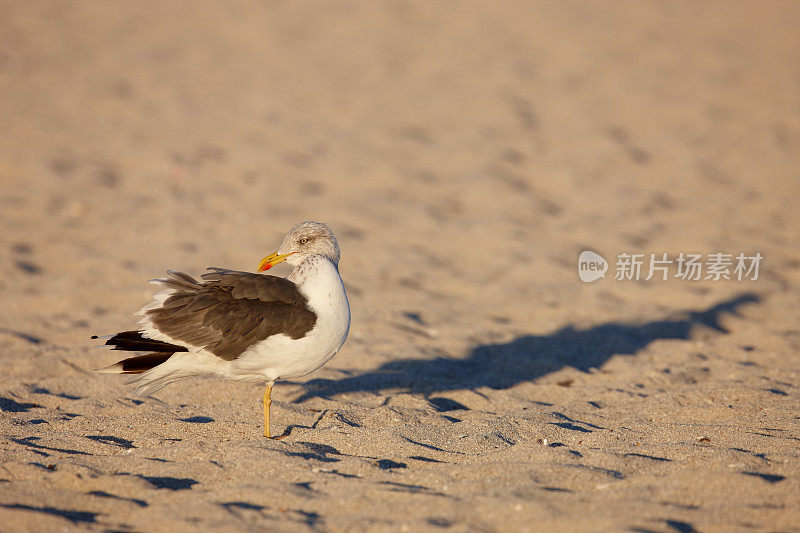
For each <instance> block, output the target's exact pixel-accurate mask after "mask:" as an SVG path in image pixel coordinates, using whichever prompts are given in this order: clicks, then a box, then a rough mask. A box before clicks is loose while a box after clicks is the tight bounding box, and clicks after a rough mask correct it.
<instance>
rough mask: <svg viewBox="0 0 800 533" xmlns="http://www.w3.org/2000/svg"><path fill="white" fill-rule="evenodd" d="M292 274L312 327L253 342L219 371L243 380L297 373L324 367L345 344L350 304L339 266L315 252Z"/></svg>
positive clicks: (284, 377) (265, 379)
mask: <svg viewBox="0 0 800 533" xmlns="http://www.w3.org/2000/svg"><path fill="white" fill-rule="evenodd" d="M289 279H290V280H292V281H294V282H295V283H297V285H298V287H299V289H300V292H301V293H303V295H304V296H305V297H306V298H308V306H309V308H311V310H312V311H313V312H314V313H315V314H316V315H317V322H316V323H315V324H314V327H313V328H312V329H311V331H309V332H308V333H306V335H305V336H304V337H302V338H300V339H292V338H291V337H288V336H286V335H283V334H279V335H273V336H272V337H269V338H268V339H266V340H264V341H261V342H259V343H257V344H255V345H254V346H252V347H251V348H249V349H248V350H246V351H245V352H244V353H243V354H242V355H240V356H239V357H238V358H237V359H236V360H234V361H231V362H230V364H229V365H225V368H221V369H220V373H221V374H224V375H225V376H226V377H227V378H229V379H238V380H245V381H275V380H277V379H289V378H296V377H300V376H304V375H306V374H309V373H311V372H313V371H314V370H317V369H318V368H320V367H321V366H322V365H324V364H325V363H327V362H328V361H329V360H330V359H331V357H333V356H334V355H336V352H338V351H339V349H340V348H341V347H342V345H343V344H344V341H345V339H347V333H348V332H349V330H350V304H349V303H348V301H347V294H346V293H345V290H344V285H343V284H342V278H341V277H339V271H338V269H337V268H336V266H335V265H334V264H333V263H331V262H330V261H329V260H328V259H326V258H323V257H320V256H316V257H313V258H311V259H309V260H308V261H305V262H304V263H303V264H302V265H300V266H298V268H297V269H296V270H295V272H293V273H292V275H291V276H290V277H289Z"/></svg>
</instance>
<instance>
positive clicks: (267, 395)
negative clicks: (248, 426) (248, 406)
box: [264, 383, 272, 438]
mask: <svg viewBox="0 0 800 533" xmlns="http://www.w3.org/2000/svg"><path fill="white" fill-rule="evenodd" d="M270 396H272V383H267V389H266V390H265V391H264V436H265V437H267V438H270V436H269V406H270V405H272V398H271V397H270Z"/></svg>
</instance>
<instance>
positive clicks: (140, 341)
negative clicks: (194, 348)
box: [93, 331, 189, 353]
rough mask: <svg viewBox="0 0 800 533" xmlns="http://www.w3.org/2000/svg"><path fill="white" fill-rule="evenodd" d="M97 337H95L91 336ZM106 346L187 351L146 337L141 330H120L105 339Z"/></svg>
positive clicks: (157, 350) (118, 348)
mask: <svg viewBox="0 0 800 533" xmlns="http://www.w3.org/2000/svg"><path fill="white" fill-rule="evenodd" d="M93 338H97V337H93ZM106 346H113V348H112V350H126V351H129V352H139V351H142V352H144V351H147V352H161V353H167V352H169V353H175V352H188V351H189V350H187V349H186V348H184V347H183V346H178V345H176V344H170V343H168V342H163V341H157V340H153V339H146V338H144V337H142V332H141V331H122V332H120V333H117V334H116V335H114V336H113V337H111V338H110V339H108V340H107V341H106Z"/></svg>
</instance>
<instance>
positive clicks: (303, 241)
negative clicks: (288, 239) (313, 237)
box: [300, 237, 308, 244]
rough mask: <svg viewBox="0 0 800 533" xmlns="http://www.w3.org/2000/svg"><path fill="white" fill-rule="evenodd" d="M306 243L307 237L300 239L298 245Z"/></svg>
mask: <svg viewBox="0 0 800 533" xmlns="http://www.w3.org/2000/svg"><path fill="white" fill-rule="evenodd" d="M307 242H308V237H303V238H302V239H300V244H305V243H307Z"/></svg>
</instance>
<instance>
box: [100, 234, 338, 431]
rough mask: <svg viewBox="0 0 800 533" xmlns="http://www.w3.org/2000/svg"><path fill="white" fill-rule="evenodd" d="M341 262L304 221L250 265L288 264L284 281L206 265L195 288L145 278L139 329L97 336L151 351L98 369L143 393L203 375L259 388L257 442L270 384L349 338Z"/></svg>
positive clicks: (324, 357)
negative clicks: (151, 292) (127, 379)
mask: <svg viewBox="0 0 800 533" xmlns="http://www.w3.org/2000/svg"><path fill="white" fill-rule="evenodd" d="M339 256H340V252H339V244H338V243H337V242H336V237H335V236H334V235H333V232H332V231H331V230H330V228H328V226H326V225H325V224H321V223H319V222H303V223H300V224H298V225H296V226H295V227H293V228H292V229H291V230H289V233H287V234H286V237H284V239H283V242H282V243H281V245H280V247H279V248H278V251H276V252H275V253H273V254H271V255H268V256H267V257H265V258H264V259H262V260H261V263H259V265H258V271H259V272H263V271H265V270H267V269H269V268H271V267H273V266H275V265H277V264H278V263H281V262H283V261H286V262H287V263H288V264H290V265H294V269H293V270H292V272H291V273H290V274H289V275H288V276H287V277H285V278H281V277H277V276H271V275H267V274H254V273H251V272H239V271H236V270H227V269H224V268H210V269H209V270H211V272H209V273H207V274H203V275H202V278H203V281H202V282H198V281H197V280H195V279H194V278H192V277H191V276H188V275H186V274H184V273H182V272H174V271H167V274H168V276H167V278H165V279H156V280H151V283H156V284H158V285H161V286H162V287H164V290H163V291H161V292H159V293H157V294H156V295H155V296H154V298H153V301H152V302H151V303H150V304H148V305H146V306H145V307H143V308H142V309H141V310H140V311H139V312H138V313H137V316H139V317H141V319H140V320H139V329H138V330H133V331H124V332H121V333H117V334H116V335H110V336H108V337H104V338H106V339H107V340H106V345H107V346H112V347H113V349H114V350H127V351H145V352H150V353H147V354H145V355H137V356H134V357H129V358H127V359H123V360H122V361H120V362H118V363H115V364H113V365H111V366H108V367H106V368H102V369H99V370H98V371H99V372H106V373H113V374H138V376H137V377H136V378H135V379H133V380H132V381H131V383H135V384H136V385H137V388H136V392H137V393H139V394H144V395H149V394H152V393H154V392H156V391H158V390H160V389H161V388H163V387H165V386H167V385H169V384H170V383H172V382H173V381H176V380H179V379H185V378H189V377H192V376H198V375H205V374H215V375H218V376H222V377H224V378H226V379H232V380H238V381H247V382H251V383H252V382H260V383H266V385H267V388H266V390H265V391H264V397H263V404H264V435H265V436H266V437H270V425H269V411H270V404H271V403H272V402H271V399H270V395H271V393H272V385H273V384H274V383H275V381H276V380H278V379H290V378H297V377H300V376H304V375H306V374H309V373H311V372H313V371H315V370H317V369H318V368H320V367H321V366H322V365H324V364H325V363H327V362H328V361H329V360H330V359H331V357H333V356H334V355H335V354H336V352H338V351H339V349H340V348H341V347H342V345H343V344H344V341H345V339H347V333H348V331H349V330H350V305H349V303H348V302H347V294H345V290H344V284H343V283H342V278H341V277H340V276H339ZM93 338H97V337H93Z"/></svg>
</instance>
